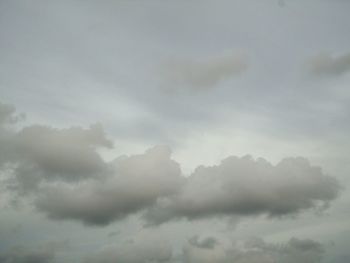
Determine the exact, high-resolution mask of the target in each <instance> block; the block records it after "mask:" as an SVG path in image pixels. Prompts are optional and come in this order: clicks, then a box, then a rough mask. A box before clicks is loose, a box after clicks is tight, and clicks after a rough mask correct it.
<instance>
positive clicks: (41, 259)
mask: <svg viewBox="0 0 350 263" xmlns="http://www.w3.org/2000/svg"><path fill="white" fill-rule="evenodd" d="M54 258H55V248H54V247H53V246H43V247H41V248H38V249H27V248H23V247H13V248H11V249H9V250H7V251H5V252H1V253H0V263H50V262H54Z"/></svg>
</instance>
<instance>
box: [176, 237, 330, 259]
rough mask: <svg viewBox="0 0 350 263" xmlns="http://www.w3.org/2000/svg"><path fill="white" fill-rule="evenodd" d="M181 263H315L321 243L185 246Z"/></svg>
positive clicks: (321, 251)
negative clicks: (210, 246) (209, 246)
mask: <svg viewBox="0 0 350 263" xmlns="http://www.w3.org/2000/svg"><path fill="white" fill-rule="evenodd" d="M183 252H184V253H183V262H185V263H206V262H208V263H211V262H217V263H228V262H235V263H274V262H281V263H295V262H298V263H316V262H320V260H321V259H322V257H323V255H324V252H325V250H324V247H323V246H322V244H320V243H318V242H316V241H313V240H310V239H304V240H303V239H297V238H291V239H290V240H289V241H288V242H287V243H285V244H278V245H276V244H269V243H266V242H265V241H264V240H262V239H258V238H255V239H250V240H247V241H245V242H237V243H234V244H232V246H231V247H224V246H222V245H217V246H215V247H213V248H202V247H198V246H195V245H193V244H188V245H187V246H186V247H185V248H184V250H183Z"/></svg>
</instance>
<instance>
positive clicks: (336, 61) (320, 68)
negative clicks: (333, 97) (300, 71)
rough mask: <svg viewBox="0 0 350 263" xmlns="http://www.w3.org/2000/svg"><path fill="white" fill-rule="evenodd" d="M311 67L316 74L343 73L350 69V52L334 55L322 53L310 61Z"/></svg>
mask: <svg viewBox="0 0 350 263" xmlns="http://www.w3.org/2000/svg"><path fill="white" fill-rule="evenodd" d="M309 69H310V72H311V73H312V74H315V75H330V76H335V75H341V74H344V73H347V72H349V71H350V53H347V54H343V55H340V56H337V57H335V56H332V55H331V54H328V53H321V54H318V55H317V56H314V57H313V58H311V59H310V61H309Z"/></svg>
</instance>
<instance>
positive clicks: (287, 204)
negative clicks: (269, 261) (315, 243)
mask: <svg viewBox="0 0 350 263" xmlns="http://www.w3.org/2000/svg"><path fill="white" fill-rule="evenodd" d="M338 192H339V185H338V183H337V181H336V180H335V179H334V178H332V177H330V176H328V175H325V174H324V173H323V172H322V170H321V169H320V168H319V167H315V166H311V165H310V164H309V162H308V161H307V160H306V159H304V158H301V157H299V158H287V159H283V160H282V161H280V162H279V163H278V164H277V165H275V166H274V165H272V164H270V163H269V162H267V161H265V160H264V159H261V158H260V159H257V160H254V159H252V158H251V157H250V156H245V157H242V158H238V157H235V156H231V157H229V158H226V159H224V160H223V161H222V162H221V163H220V164H219V165H217V166H212V167H205V166H200V167H198V168H197V169H196V170H195V172H194V173H193V174H192V175H191V176H190V177H188V179H187V182H186V184H185V185H184V186H183V188H182V189H181V191H180V192H179V194H177V195H175V196H172V197H170V198H168V199H165V200H161V201H159V202H158V203H157V205H156V206H155V207H153V208H151V209H150V210H149V211H148V212H147V213H146V214H145V218H146V219H147V220H148V221H149V222H150V223H151V224H159V223H162V222H166V221H169V220H174V219H179V218H187V219H201V218H208V217H213V216H230V215H246V216H249V215H260V214H266V215H268V216H270V217H279V216H285V215H291V214H297V213H299V212H300V211H302V210H306V209H312V208H313V209H316V208H324V207H327V206H328V204H329V202H330V201H332V200H333V199H335V198H336V197H337V195H338Z"/></svg>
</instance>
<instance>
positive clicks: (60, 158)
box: [0, 104, 112, 192]
mask: <svg viewBox="0 0 350 263" xmlns="http://www.w3.org/2000/svg"><path fill="white" fill-rule="evenodd" d="M20 119H21V115H17V114H16V112H15V108H14V107H13V106H9V105H4V104H0V121H1V123H0V145H1V149H0V165H1V164H2V165H4V164H7V165H10V166H11V167H12V169H13V174H14V175H15V177H16V180H15V182H14V185H11V187H13V188H17V189H18V190H20V191H22V192H27V191H31V190H33V189H36V187H37V186H38V184H39V183H40V182H41V181H43V180H44V179H45V180H56V179H62V180H66V181H74V180H79V179H81V178H90V177H98V176H101V175H103V174H105V173H106V172H107V171H108V169H109V168H108V165H107V164H106V163H105V162H104V161H103V160H102V158H101V156H100V155H99V154H98V153H97V149H98V148H102V147H105V148H112V142H111V141H110V140H109V139H107V138H106V137H105V134H104V131H103V129H102V126H101V125H100V124H95V125H91V126H90V127H88V128H82V127H78V126H75V127H70V128H66V129H57V128H52V127H49V126H43V125H30V126H26V127H24V128H22V129H19V130H18V129H16V127H15V125H14V124H15V122H17V121H19V120H20Z"/></svg>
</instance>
